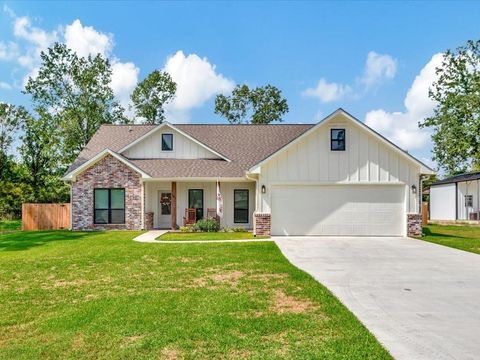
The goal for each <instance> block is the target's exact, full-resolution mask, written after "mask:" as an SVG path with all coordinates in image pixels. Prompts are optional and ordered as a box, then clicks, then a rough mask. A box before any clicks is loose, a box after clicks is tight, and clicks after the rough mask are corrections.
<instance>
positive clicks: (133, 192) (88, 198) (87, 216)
mask: <svg viewBox="0 0 480 360" xmlns="http://www.w3.org/2000/svg"><path fill="white" fill-rule="evenodd" d="M95 188H124V189H125V224H94V223H93V190H94V189H95ZM141 215H142V183H141V180H140V174H138V173H137V172H136V171H134V170H132V169H131V168H130V167H128V166H127V165H125V164H124V163H122V162H121V161H119V160H117V159H116V158H114V157H113V156H111V155H107V156H105V157H104V158H103V159H102V160H100V161H99V162H97V163H96V164H95V165H92V166H91V167H90V168H88V169H87V170H85V171H84V172H82V173H81V174H80V175H77V177H76V180H75V182H73V184H72V229H73V230H96V229H98V230H102V229H127V230H140V229H141V228H142V216H141Z"/></svg>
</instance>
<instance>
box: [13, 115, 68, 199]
mask: <svg viewBox="0 0 480 360" xmlns="http://www.w3.org/2000/svg"><path fill="white" fill-rule="evenodd" d="M36 113H37V117H36V118H34V117H33V116H28V117H27V119H26V121H25V126H24V134H23V136H22V142H23V143H22V146H21V147H20V154H21V157H22V165H23V166H24V167H25V171H26V174H25V175H24V182H25V183H27V184H28V185H29V186H30V187H31V189H32V192H33V197H32V198H33V201H36V202H58V201H65V200H66V199H68V190H67V186H66V185H65V184H64V183H63V181H62V180H61V175H62V173H63V172H64V169H63V167H62V166H61V159H62V156H61V155H62V154H61V152H62V151H63V148H62V146H61V141H60V139H59V135H58V131H56V126H57V124H56V121H55V120H54V117H55V115H53V114H51V113H50V112H49V111H47V110H45V109H43V108H37V109H36Z"/></svg>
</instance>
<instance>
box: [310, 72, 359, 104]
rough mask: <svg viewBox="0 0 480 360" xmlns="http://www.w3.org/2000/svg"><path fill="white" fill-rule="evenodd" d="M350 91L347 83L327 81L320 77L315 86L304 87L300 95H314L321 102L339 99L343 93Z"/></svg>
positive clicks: (342, 96)
mask: <svg viewBox="0 0 480 360" xmlns="http://www.w3.org/2000/svg"><path fill="white" fill-rule="evenodd" d="M351 92H352V88H351V87H350V86H349V85H343V84H338V83H334V82H332V83H329V82H328V81H327V80H325V79H324V78H321V79H320V80H319V81H318V84H317V86H316V87H314V88H308V89H306V90H305V91H304V92H303V93H302V95H304V96H310V97H315V98H318V99H319V100H320V101H321V102H324V103H328V102H332V101H338V100H341V99H343V98H344V97H345V95H347V94H349V93H351Z"/></svg>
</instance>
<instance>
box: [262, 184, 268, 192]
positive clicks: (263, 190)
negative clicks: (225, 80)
mask: <svg viewBox="0 0 480 360" xmlns="http://www.w3.org/2000/svg"><path fill="white" fill-rule="evenodd" d="M266 192H267V188H266V187H265V185H262V194H265V193H266Z"/></svg>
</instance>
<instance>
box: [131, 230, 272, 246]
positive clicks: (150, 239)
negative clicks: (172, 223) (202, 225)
mask: <svg viewBox="0 0 480 360" xmlns="http://www.w3.org/2000/svg"><path fill="white" fill-rule="evenodd" d="M168 231H169V230H150V231H147V232H146V233H144V234H142V235H139V236H137V237H136V238H134V239H133V241H138V242H143V243H158V244H207V243H247V242H265V241H273V240H272V239H239V240H178V241H177V240H169V241H162V240H155V239H156V238H158V237H159V236H162V235H163V234H165V233H167V232H168Z"/></svg>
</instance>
